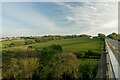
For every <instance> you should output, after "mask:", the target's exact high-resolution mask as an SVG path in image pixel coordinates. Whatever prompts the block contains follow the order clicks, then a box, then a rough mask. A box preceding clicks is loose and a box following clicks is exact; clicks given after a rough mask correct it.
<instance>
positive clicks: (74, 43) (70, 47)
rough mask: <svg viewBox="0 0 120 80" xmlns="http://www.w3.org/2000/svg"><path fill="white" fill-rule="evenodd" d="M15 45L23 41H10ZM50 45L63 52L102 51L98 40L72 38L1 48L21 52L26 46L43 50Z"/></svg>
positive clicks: (3, 44) (7, 42)
mask: <svg viewBox="0 0 120 80" xmlns="http://www.w3.org/2000/svg"><path fill="white" fill-rule="evenodd" d="M12 42H17V43H19V44H20V43H23V42H24V40H17V41H12ZM9 43H10V41H5V42H3V43H2V46H5V45H7V44H9ZM51 44H59V45H61V46H62V47H63V50H64V51H65V52H75V51H86V50H95V51H102V49H103V41H101V40H100V39H90V38H72V39H63V40H53V41H48V42H42V43H35V44H30V45H24V46H15V47H10V48H3V49H6V50H13V51H15V50H19V49H20V50H23V51H25V50H26V49H27V47H28V46H33V47H34V48H39V49H40V48H43V47H47V46H50V45H51Z"/></svg>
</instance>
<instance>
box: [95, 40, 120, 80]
mask: <svg viewBox="0 0 120 80" xmlns="http://www.w3.org/2000/svg"><path fill="white" fill-rule="evenodd" d="M108 44H109V43H108V42H107V40H105V43H104V50H103V52H102V54H101V59H100V64H99V67H98V72H97V76H96V79H100V80H103V79H105V80H120V74H119V72H120V65H119V63H118V60H117V59H116V57H115V56H114V53H113V51H112V50H111V48H110V46H109V45H108Z"/></svg>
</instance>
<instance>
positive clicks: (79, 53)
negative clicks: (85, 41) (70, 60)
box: [74, 51, 85, 58]
mask: <svg viewBox="0 0 120 80" xmlns="http://www.w3.org/2000/svg"><path fill="white" fill-rule="evenodd" d="M74 54H75V55H76V56H77V58H83V57H84V55H85V53H84V52H80V51H78V52H75V53H74Z"/></svg>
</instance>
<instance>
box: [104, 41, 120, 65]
mask: <svg viewBox="0 0 120 80" xmlns="http://www.w3.org/2000/svg"><path fill="white" fill-rule="evenodd" d="M106 42H107V43H108V45H109V47H110V49H111V50H112V52H113V54H114V56H115V58H116V59H117V61H118V63H119V64H120V42H118V40H113V39H106Z"/></svg>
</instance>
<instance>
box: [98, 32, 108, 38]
mask: <svg viewBox="0 0 120 80" xmlns="http://www.w3.org/2000/svg"><path fill="white" fill-rule="evenodd" d="M98 37H99V38H101V39H103V40H104V39H105V37H106V36H105V34H102V33H98Z"/></svg>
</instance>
